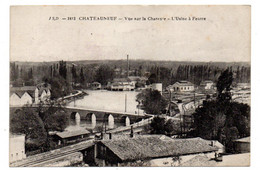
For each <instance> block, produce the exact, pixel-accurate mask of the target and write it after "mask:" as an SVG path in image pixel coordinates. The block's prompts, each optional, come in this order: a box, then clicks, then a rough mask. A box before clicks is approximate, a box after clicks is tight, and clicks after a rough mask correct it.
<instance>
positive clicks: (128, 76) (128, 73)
mask: <svg viewBox="0 0 260 170" xmlns="http://www.w3.org/2000/svg"><path fill="white" fill-rule="evenodd" d="M128 77H129V55H128V54H127V78H128Z"/></svg>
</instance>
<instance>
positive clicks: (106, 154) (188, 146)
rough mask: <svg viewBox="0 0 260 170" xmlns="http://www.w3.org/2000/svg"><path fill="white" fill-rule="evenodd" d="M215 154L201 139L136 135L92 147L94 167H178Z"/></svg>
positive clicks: (106, 141)
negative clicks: (198, 157)
mask: <svg viewBox="0 0 260 170" xmlns="http://www.w3.org/2000/svg"><path fill="white" fill-rule="evenodd" d="M217 151H218V148H217V147H214V146H211V145H209V144H208V143H207V141H205V140H204V139H201V138H188V139H172V138H169V137H167V136H164V135H140V136H139V135H136V136H134V137H130V138H126V139H113V137H112V138H111V139H109V140H101V141H99V142H97V143H96V145H95V154H94V156H95V161H96V163H97V164H98V166H178V165H179V164H180V163H183V162H185V161H188V160H189V159H192V158H194V157H195V156H197V155H205V156H207V157H208V158H209V159H212V158H214V157H215V153H216V152H217Z"/></svg>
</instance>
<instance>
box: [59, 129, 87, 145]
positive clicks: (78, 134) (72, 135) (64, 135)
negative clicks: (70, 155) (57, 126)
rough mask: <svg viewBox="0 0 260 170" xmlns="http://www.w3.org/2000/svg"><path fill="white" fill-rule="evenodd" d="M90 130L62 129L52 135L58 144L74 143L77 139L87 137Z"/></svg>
mask: <svg viewBox="0 0 260 170" xmlns="http://www.w3.org/2000/svg"><path fill="white" fill-rule="evenodd" d="M89 135H90V132H89V131H88V130H85V129H81V130H76V131H64V132H58V133H56V134H55V135H54V141H56V142H57V143H58V145H61V144H63V145H65V144H68V143H74V142H77V141H81V140H84V139H86V138H87V137H89Z"/></svg>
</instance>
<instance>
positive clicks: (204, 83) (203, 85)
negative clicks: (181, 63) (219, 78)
mask: <svg viewBox="0 0 260 170" xmlns="http://www.w3.org/2000/svg"><path fill="white" fill-rule="evenodd" d="M200 87H201V88H202V89H205V90H210V89H213V87H214V83H213V81H211V80H206V81H202V82H201V83H200Z"/></svg>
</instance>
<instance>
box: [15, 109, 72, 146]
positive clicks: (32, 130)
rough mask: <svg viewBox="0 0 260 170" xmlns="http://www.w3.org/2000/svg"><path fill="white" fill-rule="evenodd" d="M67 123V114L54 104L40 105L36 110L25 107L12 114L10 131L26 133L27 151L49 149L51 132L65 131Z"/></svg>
mask: <svg viewBox="0 0 260 170" xmlns="http://www.w3.org/2000/svg"><path fill="white" fill-rule="evenodd" d="M67 123H68V116H67V114H66V113H65V112H64V111H63V110H62V109H61V108H54V107H52V106H50V107H47V108H46V107H44V108H43V107H42V106H41V105H40V106H39V107H38V108H37V109H36V110H35V109H33V108H27V107H23V108H22V109H20V110H17V111H15V112H14V113H11V114H10V132H11V133H14V134H25V138H26V143H25V146H26V151H32V150H36V149H39V148H41V150H49V149H50V148H49V146H50V142H51V141H49V132H50V131H63V130H64V129H65V128H66V126H67Z"/></svg>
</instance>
